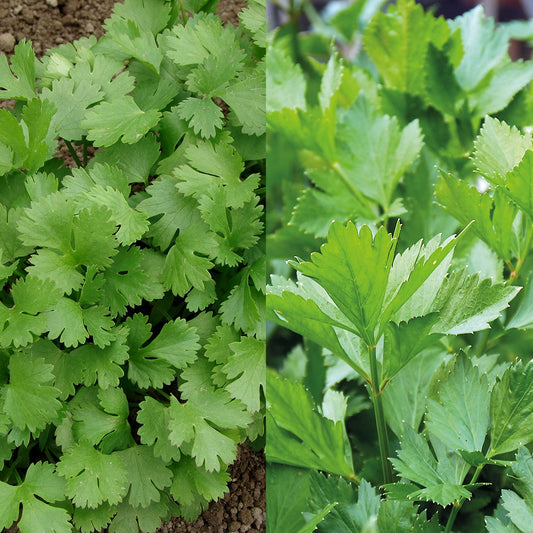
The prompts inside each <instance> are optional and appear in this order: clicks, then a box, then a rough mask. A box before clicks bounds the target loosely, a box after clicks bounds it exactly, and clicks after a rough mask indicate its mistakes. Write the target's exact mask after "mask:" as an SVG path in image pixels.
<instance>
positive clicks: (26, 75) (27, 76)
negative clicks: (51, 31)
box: [0, 39, 36, 100]
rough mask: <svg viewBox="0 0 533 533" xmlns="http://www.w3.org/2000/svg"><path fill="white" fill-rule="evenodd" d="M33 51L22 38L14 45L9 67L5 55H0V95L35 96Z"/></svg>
mask: <svg viewBox="0 0 533 533" xmlns="http://www.w3.org/2000/svg"><path fill="white" fill-rule="evenodd" d="M35 62H36V59H35V52H34V51H33V48H32V46H31V43H30V42H28V41H26V40H25V39H23V40H22V41H20V42H19V43H18V44H17V45H16V46H15V51H14V54H13V56H12V58H11V69H10V68H9V66H8V64H7V57H6V56H5V55H4V54H2V56H0V89H1V90H0V97H1V98H4V99H9V98H16V99H21V100H31V99H32V98H35V77H36V76H35Z"/></svg>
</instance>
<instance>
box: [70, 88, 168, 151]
mask: <svg viewBox="0 0 533 533" xmlns="http://www.w3.org/2000/svg"><path fill="white" fill-rule="evenodd" d="M160 118H161V114H160V113H159V112H158V111H156V110H154V109H151V110H149V111H143V110H142V109H140V108H139V107H138V106H137V104H136V103H135V101H134V100H133V98H132V97H131V96H125V97H124V98H119V99H117V100H114V101H113V102H101V103H99V104H98V105H97V106H95V107H93V108H91V109H90V110H89V111H87V113H86V114H85V119H84V120H82V122H81V127H82V128H86V129H87V130H89V134H88V135H87V138H88V139H89V140H90V141H93V142H94V145H95V146H98V147H105V146H111V145H112V144H115V143H116V142H117V141H118V140H119V139H120V140H121V141H122V142H124V143H126V144H135V143H136V142H137V141H138V140H139V139H140V138H141V137H142V136H143V135H145V134H146V133H147V132H148V131H149V130H150V129H152V128H153V127H154V126H155V125H156V124H157V123H158V121H159V119H160Z"/></svg>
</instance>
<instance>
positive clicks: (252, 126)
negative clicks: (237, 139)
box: [216, 63, 266, 136]
mask: <svg viewBox="0 0 533 533" xmlns="http://www.w3.org/2000/svg"><path fill="white" fill-rule="evenodd" d="M216 96H218V97H220V98H222V99H223V100H224V101H225V102H226V103H227V104H228V106H229V107H230V109H231V111H232V114H233V115H234V116H235V117H236V119H237V124H239V125H241V126H242V131H243V132H244V133H246V134H248V135H258V136H259V135H263V133H265V130H266V125H265V122H264V119H263V117H264V116H265V106H266V104H265V101H266V89H265V66H264V63H262V64H261V66H257V65H256V66H255V67H254V69H253V71H252V72H243V73H242V74H240V75H239V77H238V78H237V80H236V81H235V82H234V83H232V84H231V85H230V86H229V87H227V88H225V89H222V90H220V91H216Z"/></svg>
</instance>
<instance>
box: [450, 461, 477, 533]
mask: <svg viewBox="0 0 533 533" xmlns="http://www.w3.org/2000/svg"><path fill="white" fill-rule="evenodd" d="M484 466H485V465H479V466H478V467H477V468H476V471H475V472H474V475H473V476H472V479H471V480H470V485H473V484H474V483H475V482H476V481H477V480H478V478H479V476H480V474H481V471H482V470H483V467H484ZM465 500H466V498H465V497H464V496H463V497H462V498H461V499H460V500H458V501H456V502H455V503H454V504H453V509H452V512H451V513H450V516H449V517H448V522H446V529H445V530H444V533H451V531H452V527H453V523H454V522H455V519H456V518H457V514H458V513H459V511H460V510H461V507H462V506H463V504H464V503H465Z"/></svg>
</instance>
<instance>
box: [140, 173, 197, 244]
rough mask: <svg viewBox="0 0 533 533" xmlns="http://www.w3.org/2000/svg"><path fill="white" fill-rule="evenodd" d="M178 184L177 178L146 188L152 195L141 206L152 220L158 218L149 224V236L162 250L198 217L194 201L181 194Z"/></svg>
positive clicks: (156, 181) (159, 181) (170, 177)
mask: <svg viewBox="0 0 533 533" xmlns="http://www.w3.org/2000/svg"><path fill="white" fill-rule="evenodd" d="M176 184H177V179H176V178H174V177H172V176H162V177H160V178H158V179H157V180H155V181H154V182H153V183H152V184H151V185H150V186H149V187H148V188H147V193H148V194H149V195H150V196H149V197H148V198H146V199H145V200H143V201H142V202H141V203H140V204H139V206H138V208H139V209H140V210H141V211H143V212H145V213H146V214H147V215H148V217H149V218H156V217H157V220H153V221H152V223H151V225H150V232H149V236H150V237H152V238H153V240H154V243H155V244H156V245H157V246H158V247H159V248H160V249H161V250H163V251H164V250H167V249H168V247H169V246H170V244H171V243H172V241H173V238H174V236H175V235H176V232H177V231H178V230H181V229H186V228H187V227H188V226H189V225H190V224H191V223H193V222H194V221H196V220H198V218H199V216H198V214H197V210H196V209H195V207H196V203H195V201H194V199H193V198H187V197H186V196H184V195H183V194H181V193H180V192H179V191H178V189H177V188H176Z"/></svg>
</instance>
